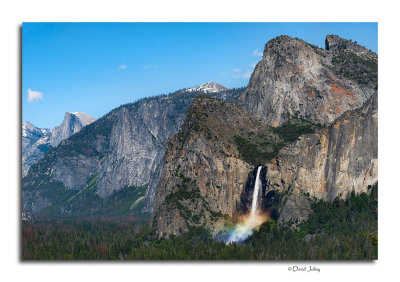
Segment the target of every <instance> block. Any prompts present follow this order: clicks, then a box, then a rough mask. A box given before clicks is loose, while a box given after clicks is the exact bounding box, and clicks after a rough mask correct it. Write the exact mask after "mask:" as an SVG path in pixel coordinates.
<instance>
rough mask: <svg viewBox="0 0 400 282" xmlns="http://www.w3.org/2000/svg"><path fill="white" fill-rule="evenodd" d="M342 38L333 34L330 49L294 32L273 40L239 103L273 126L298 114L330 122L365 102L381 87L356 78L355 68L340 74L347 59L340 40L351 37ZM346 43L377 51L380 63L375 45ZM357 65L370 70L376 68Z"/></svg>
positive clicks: (359, 50) (360, 52)
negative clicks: (343, 59)
mask: <svg viewBox="0 0 400 282" xmlns="http://www.w3.org/2000/svg"><path fill="white" fill-rule="evenodd" d="M339 39H340V38H338V37H332V36H328V37H327V42H328V43H327V44H328V45H327V46H330V48H329V50H323V49H320V48H318V47H316V46H312V45H310V44H307V43H306V42H304V41H302V40H300V39H295V38H291V37H288V36H279V37H277V38H274V39H272V40H270V41H269V42H268V43H267V44H266V45H265V48H264V53H263V58H262V60H261V61H260V62H259V63H258V64H257V66H256V67H255V69H254V72H253V74H252V76H251V78H250V82H249V86H248V88H247V91H246V93H245V94H243V95H242V96H241V97H240V98H239V101H238V105H239V106H240V107H241V108H242V109H244V110H245V111H247V112H249V113H251V114H254V115H257V116H259V117H262V118H263V119H264V120H265V121H266V122H267V123H268V124H270V125H272V126H280V125H282V124H284V123H285V122H286V121H287V120H288V117H289V116H293V115H299V116H301V117H303V118H305V119H307V120H309V121H311V122H313V123H316V124H317V123H321V124H323V125H328V124H330V123H332V122H333V121H334V120H335V119H336V118H338V117H339V116H341V115H342V114H343V113H344V112H345V111H348V110H352V109H355V108H358V107H360V106H361V105H362V104H363V103H364V102H366V100H367V99H368V98H369V97H370V96H371V95H372V94H373V93H374V92H375V89H374V86H373V85H372V86H371V85H360V84H359V83H357V82H356V81H354V80H350V79H349V78H352V77H351V74H348V77H345V76H343V75H340V69H339V68H340V66H339V63H340V62H341V61H340V60H334V59H335V58H337V57H336V55H337V54H339V52H338V51H336V50H337V49H338V48H339V47H338V46H342V45H343V44H342V45H341V44H339V43H337V42H344V41H345V40H342V39H340V40H342V41H340V40H339ZM346 42H347V41H346ZM348 42H350V41H348ZM345 46H348V48H347V49H346V51H348V52H353V51H354V52H355V53H352V54H355V56H358V55H360V56H361V55H362V56H364V55H365V54H368V55H367V56H372V57H373V59H374V60H375V61H373V62H372V64H374V63H375V64H376V54H375V57H374V53H372V52H371V51H368V50H366V49H365V48H364V47H361V46H359V45H358V44H356V43H352V44H350V43H347V45H346V44H345ZM367 51H368V52H367ZM371 54H372V55H371ZM357 58H358V57H357ZM368 58H369V57H368ZM362 62H364V61H362ZM367 63H369V61H368V62H367ZM353 71H354V70H353ZM355 71H358V72H367V73H368V72H369V71H371V70H370V69H368V68H367V69H357V70H355ZM346 74H347V73H346Z"/></svg>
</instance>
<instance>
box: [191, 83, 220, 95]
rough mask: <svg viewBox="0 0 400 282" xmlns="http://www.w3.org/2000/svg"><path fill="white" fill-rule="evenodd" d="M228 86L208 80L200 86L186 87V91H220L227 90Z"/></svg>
mask: <svg viewBox="0 0 400 282" xmlns="http://www.w3.org/2000/svg"><path fill="white" fill-rule="evenodd" d="M226 90H228V88H226V87H225V86H223V85H221V84H218V83H215V82H207V83H204V84H202V85H199V86H195V87H193V88H189V89H186V90H185V91H188V92H194V91H201V92H204V93H218V92H222V91H226Z"/></svg>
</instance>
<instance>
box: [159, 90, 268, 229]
mask: <svg viewBox="0 0 400 282" xmlns="http://www.w3.org/2000/svg"><path fill="white" fill-rule="evenodd" d="M269 130H270V129H269V127H268V126H267V125H266V124H265V123H263V122H261V121H259V120H258V119H257V118H254V117H251V116H249V115H248V114H246V113H244V112H242V111H241V110H240V109H239V108H237V107H236V106H234V105H233V104H230V103H226V102H221V101H218V100H214V99H210V98H206V97H198V98H196V99H195V100H194V102H193V104H192V106H191V107H190V109H189V111H188V115H187V118H186V120H185V123H184V124H183V126H182V129H181V131H180V132H179V133H177V134H175V135H174V136H172V137H171V138H170V141H169V143H168V145H167V151H166V154H165V156H166V159H165V163H164V168H163V170H162V174H161V179H160V183H159V184H158V186H157V190H156V198H155V202H154V210H153V217H152V225H153V226H154V227H155V228H156V230H157V232H158V234H159V235H160V236H169V235H171V234H174V235H178V234H180V233H182V232H185V231H187V230H188V228H189V226H205V227H206V228H207V229H208V230H210V231H211V232H212V233H214V234H215V233H217V232H218V231H220V230H222V229H223V227H224V217H225V218H226V217H232V216H234V215H236V214H237V212H238V210H239V208H240V203H241V198H240V197H241V194H242V192H243V189H244V188H245V185H246V181H247V179H248V176H249V174H250V173H251V172H252V171H253V165H251V164H249V163H247V162H245V161H243V160H242V159H241V157H240V154H239V152H238V150H237V147H236V145H235V143H234V141H233V138H234V136H235V135H239V134H241V132H251V133H253V134H261V133H266V132H268V131H269Z"/></svg>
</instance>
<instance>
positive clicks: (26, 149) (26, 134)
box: [22, 122, 51, 176]
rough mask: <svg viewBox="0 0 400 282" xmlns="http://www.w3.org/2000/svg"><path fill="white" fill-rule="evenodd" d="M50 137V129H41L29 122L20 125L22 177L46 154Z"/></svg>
mask: <svg viewBox="0 0 400 282" xmlns="http://www.w3.org/2000/svg"><path fill="white" fill-rule="evenodd" d="M50 136H51V129H41V128H38V127H36V126H34V125H33V124H32V123H30V122H24V123H23V124H22V176H25V175H26V174H27V173H28V170H29V168H30V167H31V166H32V165H33V164H34V163H36V162H37V161H38V160H40V159H41V158H43V156H44V155H45V154H46V152H47V151H48V149H49V148H50V143H49V139H50Z"/></svg>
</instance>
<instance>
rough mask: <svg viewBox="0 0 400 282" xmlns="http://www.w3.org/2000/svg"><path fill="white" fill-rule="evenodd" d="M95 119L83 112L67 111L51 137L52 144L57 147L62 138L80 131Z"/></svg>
mask: <svg viewBox="0 0 400 282" xmlns="http://www.w3.org/2000/svg"><path fill="white" fill-rule="evenodd" d="M94 121H95V119H94V118H93V117H91V116H90V115H88V114H86V113H82V112H72V113H70V112H66V113H65V116H64V120H63V122H62V123H61V125H60V126H56V127H55V128H54V130H53V132H52V134H51V137H50V145H51V146H53V147H56V146H57V145H58V144H59V143H60V142H61V141H62V140H64V139H67V138H69V137H70V136H72V135H73V134H75V133H77V132H79V131H80V130H81V129H82V128H83V127H84V126H86V125H88V124H91V123H92V122H94Z"/></svg>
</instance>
